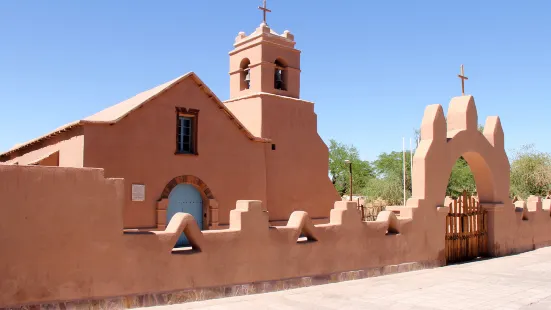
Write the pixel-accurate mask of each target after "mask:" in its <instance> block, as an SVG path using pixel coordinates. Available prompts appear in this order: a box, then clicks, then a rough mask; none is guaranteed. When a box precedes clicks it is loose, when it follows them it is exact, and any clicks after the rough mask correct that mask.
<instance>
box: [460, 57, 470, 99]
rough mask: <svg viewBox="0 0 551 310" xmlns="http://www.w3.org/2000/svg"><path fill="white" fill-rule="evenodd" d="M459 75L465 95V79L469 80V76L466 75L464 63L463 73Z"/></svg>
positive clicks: (462, 91)
mask: <svg viewBox="0 0 551 310" xmlns="http://www.w3.org/2000/svg"><path fill="white" fill-rule="evenodd" d="M457 76H458V77H459V78H460V79H461V93H462V94H463V96H465V80H468V79H469V78H468V77H466V76H465V72H464V71H463V65H461V74H459V75H457Z"/></svg>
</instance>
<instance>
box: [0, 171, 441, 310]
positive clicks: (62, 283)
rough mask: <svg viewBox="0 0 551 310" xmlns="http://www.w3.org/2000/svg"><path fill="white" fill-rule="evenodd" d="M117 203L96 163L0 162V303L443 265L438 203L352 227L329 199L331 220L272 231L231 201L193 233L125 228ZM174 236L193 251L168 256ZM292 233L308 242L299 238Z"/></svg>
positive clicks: (119, 191) (349, 216)
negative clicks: (225, 216)
mask: <svg viewBox="0 0 551 310" xmlns="http://www.w3.org/2000/svg"><path fill="white" fill-rule="evenodd" d="M14 180H16V181H15V182H14ZM123 205H124V184H123V180H120V179H106V178H104V176H103V171H102V170H99V169H69V168H54V167H35V166H12V165H0V206H1V207H0V219H1V220H0V250H1V251H2V253H3V254H2V255H0V275H1V276H0V307H3V306H4V307H5V306H10V305H20V304H37V303H46V302H52V301H59V300H85V299H92V298H100V299H101V298H107V297H112V296H127V295H133V294H144V293H152V292H171V291H179V290H185V289H193V288H202V287H218V286H224V285H229V284H241V283H251V282H258V281H270V280H278V279H287V278H297V277H305V276H315V275H325V274H331V273H335V272H340V271H350V270H363V269H367V268H370V267H379V266H387V265H395V264H398V263H401V262H423V263H430V264H433V265H442V264H443V260H442V259H443V257H442V254H441V253H440V250H439V249H438V248H436V247H435V244H438V242H437V243H434V242H432V241H430V240H431V239H433V238H435V237H434V236H439V235H442V232H441V230H442V229H441V228H439V227H438V226H433V225H429V221H433V222H442V221H443V217H442V215H438V214H437V212H436V210H433V212H427V214H426V215H425V216H422V217H421V218H419V219H417V220H416V222H417V223H415V221H412V219H408V218H400V219H397V218H396V217H395V215H394V214H393V213H391V212H384V213H381V214H380V216H379V219H378V220H377V221H376V222H361V219H360V214H359V212H358V211H357V210H356V205H355V203H353V202H345V201H339V202H336V203H335V208H334V209H332V210H331V213H330V219H331V220H330V223H329V224H320V225H315V226H314V225H312V223H311V221H310V218H309V216H308V214H306V213H304V212H300V211H297V212H294V213H293V214H292V215H291V218H290V220H289V223H288V224H287V225H286V226H275V227H270V226H269V223H268V213H267V212H266V211H263V208H262V205H261V202H260V201H238V202H237V206H236V209H235V210H232V211H231V215H230V228H229V229H228V230H211V231H200V230H199V228H198V227H197V224H196V222H195V221H194V220H193V218H191V216H190V215H187V214H183V213H180V214H177V215H175V216H174V217H173V218H172V220H171V222H170V223H169V225H168V227H167V228H166V230H165V231H161V232H148V233H123V230H122V222H123V212H122V211H123ZM438 217H439V218H438ZM425 227H428V228H427V229H426V228H425ZM182 231H185V233H186V235H187V236H188V238H189V239H190V241H191V243H192V244H194V246H195V247H196V249H198V250H199V251H196V252H192V253H189V254H187V255H186V254H173V253H172V248H173V245H174V244H175V243H176V240H177V238H178V236H179V234H180V232H182ZM301 232H303V233H304V234H305V235H306V236H309V237H310V238H312V239H315V240H317V241H312V242H306V243H297V239H298V237H299V235H300V233H301ZM387 232H390V234H387Z"/></svg>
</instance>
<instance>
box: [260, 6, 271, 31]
mask: <svg viewBox="0 0 551 310" xmlns="http://www.w3.org/2000/svg"><path fill="white" fill-rule="evenodd" d="M258 9H259V10H261V11H263V13H264V24H266V25H268V23H266V13H271V12H272V10H270V9H268V8H267V7H266V0H264V6H259V7H258Z"/></svg>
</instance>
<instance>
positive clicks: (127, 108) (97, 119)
mask: <svg viewBox="0 0 551 310" xmlns="http://www.w3.org/2000/svg"><path fill="white" fill-rule="evenodd" d="M187 78H190V79H192V80H193V81H194V82H195V83H196V84H197V86H199V88H201V90H203V91H204V92H205V94H207V95H208V97H209V98H211V99H212V101H213V102H214V103H215V104H216V105H218V107H219V109H220V110H222V112H224V113H225V114H226V116H227V117H228V118H229V119H230V120H231V121H232V122H233V123H234V124H235V125H236V126H237V128H238V129H239V130H240V131H242V132H243V133H244V134H245V135H246V136H247V138H249V140H251V141H254V142H262V143H269V142H271V140H270V139H266V138H261V137H257V136H255V135H253V134H252V133H251V132H250V131H249V130H248V129H247V128H246V127H245V126H244V125H243V124H242V123H241V122H240V121H239V120H238V119H237V117H235V115H233V113H231V111H230V110H229V109H228V108H227V107H226V106H225V105H224V104H223V103H222V101H220V99H218V97H216V95H215V94H214V93H213V92H212V91H211V90H210V89H209V88H208V87H207V86H206V85H205V83H203V81H201V79H200V78H199V77H198V76H197V75H196V74H195V73H194V72H189V73H187V74H185V75H182V76H180V77H178V78H175V79H174V80H172V81H169V82H166V83H164V84H161V85H159V86H156V87H154V88H152V89H150V90H146V91H144V92H142V93H139V94H137V95H136V96H134V97H132V98H129V99H127V100H125V101H123V102H120V103H117V104H115V105H113V106H111V107H108V108H106V109H104V110H102V111H100V112H98V113H96V114H94V115H91V116H88V117H86V118H84V119H82V120H79V121H76V122H72V123H69V124H66V125H63V126H61V127H59V128H57V129H55V130H54V131H52V132H50V133H48V134H46V135H43V136H40V137H38V138H36V139H33V140H30V141H28V142H25V143H21V144H17V145H15V146H14V147H13V148H11V149H10V150H8V151H7V152H5V153H3V154H0V156H4V155H8V154H11V153H13V152H16V151H18V150H20V149H23V148H25V147H27V146H30V145H32V144H34V143H37V142H41V141H43V140H46V139H48V138H50V137H53V136H55V135H57V134H59V133H61V132H64V131H67V130H70V129H72V128H74V127H77V126H81V125H83V124H114V123H117V122H118V121H120V120H121V119H123V118H124V117H125V116H127V115H128V114H130V113H131V112H132V111H134V110H136V109H138V108H139V107H141V106H142V105H144V104H146V103H147V102H149V101H151V100H153V99H154V98H156V97H157V96H159V95H160V94H162V93H163V92H165V91H166V90H168V89H170V88H171V87H172V86H174V85H176V84H178V83H179V82H181V81H183V80H185V79H187Z"/></svg>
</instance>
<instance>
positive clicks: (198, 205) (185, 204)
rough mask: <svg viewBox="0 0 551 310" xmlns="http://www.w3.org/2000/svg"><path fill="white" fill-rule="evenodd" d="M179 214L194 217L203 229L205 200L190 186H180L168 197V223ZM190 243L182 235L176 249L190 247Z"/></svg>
mask: <svg viewBox="0 0 551 310" xmlns="http://www.w3.org/2000/svg"><path fill="white" fill-rule="evenodd" d="M178 212H184V213H189V214H191V215H193V217H194V218H195V221H197V224H198V225H199V229H203V198H201V194H200V193H199V191H197V190H196V189H195V187H193V185H190V184H178V185H176V187H174V188H173V189H172V191H171V192H170V194H169V195H168V209H167V212H166V216H167V223H168V222H169V221H170V219H171V218H172V217H173V216H174V214H176V213H178ZM188 245H189V241H188V240H187V238H186V236H185V235H184V234H183V233H182V235H181V236H180V238H179V239H178V242H177V243H176V247H182V246H188Z"/></svg>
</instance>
